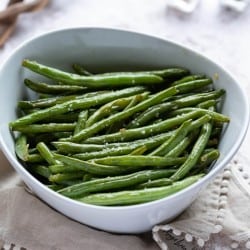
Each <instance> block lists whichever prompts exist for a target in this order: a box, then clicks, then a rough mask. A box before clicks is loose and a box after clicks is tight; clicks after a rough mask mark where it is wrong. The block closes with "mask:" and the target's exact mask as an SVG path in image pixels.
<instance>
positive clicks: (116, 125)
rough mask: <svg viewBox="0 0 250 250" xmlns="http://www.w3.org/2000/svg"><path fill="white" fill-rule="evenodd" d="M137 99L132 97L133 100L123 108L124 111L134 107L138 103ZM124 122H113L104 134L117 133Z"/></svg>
mask: <svg viewBox="0 0 250 250" xmlns="http://www.w3.org/2000/svg"><path fill="white" fill-rule="evenodd" d="M140 101H141V100H139V98H137V96H134V98H133V99H132V100H131V102H130V103H129V104H128V105H127V106H126V107H125V108H124V110H128V109H129V108H132V107H133V106H135V105H136V104H137V103H138V102H140ZM123 123H124V121H123V120H120V121H118V122H114V123H113V124H112V125H111V126H109V128H108V129H107V132H106V134H110V133H114V132H117V131H119V130H120V129H121V128H122V127H124V126H123Z"/></svg>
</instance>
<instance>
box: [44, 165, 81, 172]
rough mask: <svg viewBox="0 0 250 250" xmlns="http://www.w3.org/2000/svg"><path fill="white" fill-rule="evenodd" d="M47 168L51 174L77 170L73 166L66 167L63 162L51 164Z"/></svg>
mask: <svg viewBox="0 0 250 250" xmlns="http://www.w3.org/2000/svg"><path fill="white" fill-rule="evenodd" d="M49 170H50V172H51V173H52V174H59V173H70V172H75V171H78V169H77V168H76V169H74V167H70V168H67V166H64V165H63V164H53V165H49Z"/></svg>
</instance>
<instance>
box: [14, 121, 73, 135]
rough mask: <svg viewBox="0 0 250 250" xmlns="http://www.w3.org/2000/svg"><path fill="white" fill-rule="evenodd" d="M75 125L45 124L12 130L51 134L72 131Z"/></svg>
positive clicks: (18, 127) (24, 126) (23, 126)
mask: <svg viewBox="0 0 250 250" xmlns="http://www.w3.org/2000/svg"><path fill="white" fill-rule="evenodd" d="M75 126H76V123H47V124H31V125H21V126H17V127H15V128H14V129H13V130H16V131H20V132H22V133H32V134H37V133H53V132H67V131H74V129H75Z"/></svg>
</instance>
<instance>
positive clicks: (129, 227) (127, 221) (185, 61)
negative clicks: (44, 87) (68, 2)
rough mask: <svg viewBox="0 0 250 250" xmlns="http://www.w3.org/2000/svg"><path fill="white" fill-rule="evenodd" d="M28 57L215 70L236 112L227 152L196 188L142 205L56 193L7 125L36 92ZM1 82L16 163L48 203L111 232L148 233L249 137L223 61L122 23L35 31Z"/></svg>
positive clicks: (95, 65) (114, 66)
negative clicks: (29, 87)
mask: <svg viewBox="0 0 250 250" xmlns="http://www.w3.org/2000/svg"><path fill="white" fill-rule="evenodd" d="M24 58H28V59H34V60H37V61H38V62H41V63H44V64H48V65H51V66H54V67H58V68H61V69H65V70H67V69H69V67H70V65H71V64H72V63H74V62H82V63H84V65H85V66H86V68H87V69H89V70H95V69H98V71H105V70H108V71H110V70H135V69H153V68H164V67H166V66H169V65H175V66H182V67H186V68H188V69H190V70H191V71H192V72H193V73H200V74H206V75H207V76H210V77H212V78H213V79H214V85H215V88H224V89H225V90H226V98H225V100H224V103H223V107H222V113H223V114H226V115H228V116H229V117H230V118H231V122H230V124H229V125H227V127H226V128H225V130H224V133H223V136H222V138H221V141H220V146H219V149H220V152H221V156H220V158H219V159H218V160H217V162H216V163H215V164H214V166H213V168H212V170H211V171H210V172H209V173H208V174H207V175H206V176H205V177H203V178H202V179H201V180H200V181H198V182H196V183H195V184H193V185H191V186H190V187H188V188H186V189H184V190H182V191H180V192H178V193H176V194H174V195H171V196H169V197H166V198H163V199H160V200H156V201H153V202H148V203H144V204H140V205H132V206H118V207H105V206H95V205H89V204H83V203H80V202H77V201H73V200H71V199H69V198H66V197H64V196H61V195H59V194H57V193H56V192H54V191H52V190H50V189H49V188H47V187H46V186H44V185H43V184H42V183H40V182H39V181H38V180H37V179H35V178H34V177H33V176H32V175H31V174H30V173H29V172H28V171H27V170H25V168H24V167H23V166H22V165H21V164H20V162H19V161H18V160H17V158H16V155H15V151H14V142H13V136H12V133H10V131H9V128H8V123H9V122H10V121H13V120H15V119H16V118H17V111H16V106H17V102H18V101H19V100H21V99H22V98H23V97H24V95H26V96H27V95H31V94H30V93H29V92H27V91H26V90H25V87H24V84H23V79H24V78H25V77H32V76H35V77H36V79H37V78H38V76H37V75H34V74H33V73H31V72H28V71H27V70H24V69H22V67H21V62H22V60H23V59H24ZM214 76H218V78H217V77H214ZM0 82H1V85H0V120H1V130H0V141H1V147H2V150H3V152H4V154H5V155H6V157H7V159H8V160H9V161H10V163H11V164H12V166H13V167H14V168H15V170H16V171H17V172H18V173H19V175H20V176H21V178H22V179H23V181H24V182H25V183H26V184H27V186H28V187H29V188H30V189H31V190H32V191H33V192H34V193H35V194H36V195H37V196H38V197H40V198H41V199H42V200H43V201H44V202H46V203H47V204H48V205H50V206H51V207H53V208H55V209H56V210H58V211H59V212H61V213H63V214H64V215H66V216H68V217H70V218H72V219H74V220H76V221H79V222H81V223H84V224H86V225H89V226H92V227H95V228H98V229H101V230H106V231H109V232H116V233H140V232H145V231H148V230H150V229H151V228H152V227H153V226H154V225H156V224H158V223H161V222H163V221H170V220H171V219H173V218H174V217H176V216H177V215H179V214H180V213H181V212H182V211H183V210H184V209H185V208H187V207H188V206H189V205H190V204H191V202H193V201H194V199H195V198H196V197H197V195H198V194H199V192H200V191H201V189H202V188H205V187H206V185H207V184H208V183H209V182H211V181H212V179H213V178H214V177H215V175H216V174H218V172H219V171H221V170H222V169H223V168H224V167H225V166H226V164H227V163H228V162H229V161H230V159H231V158H232V157H233V156H234V154H235V153H236V152H237V150H238V149H239V147H240V145H241V143H242V141H243V139H244V136H245V133H246V131H247V127H248V122H249V106H248V103H247V98H246V96H245V94H244V92H243V90H242V88H241V86H240V84H239V83H238V82H237V81H236V80H235V79H234V78H233V77H232V76H231V75H230V74H229V73H228V72H227V71H226V70H225V69H223V68H222V67H221V66H219V65H218V64H216V63H215V62H213V61H212V60H210V59H208V58H206V57H205V56H203V55H201V54H199V53H197V52H195V51H193V50H191V49H189V48H187V47H185V46H182V45H179V44H176V43H174V42H172V41H168V40H163V39H159V38H156V37H152V36H148V35H144V34H139V33H135V32H129V31H123V30H114V29H103V28H73V29H66V30H58V31H53V32H50V33H46V34H44V35H41V36H38V37H35V38H33V39H31V40H29V41H27V42H25V43H23V44H22V45H21V46H19V47H18V48H17V49H16V50H15V51H14V52H13V53H12V55H11V56H10V57H9V58H8V59H7V60H6V61H5V62H4V63H3V64H2V66H1V69H0ZM30 98H32V95H31V96H30Z"/></svg>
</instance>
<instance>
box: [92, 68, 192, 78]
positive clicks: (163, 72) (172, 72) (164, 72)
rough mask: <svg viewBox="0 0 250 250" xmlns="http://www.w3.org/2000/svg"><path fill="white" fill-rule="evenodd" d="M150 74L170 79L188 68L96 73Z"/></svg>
mask: <svg viewBox="0 0 250 250" xmlns="http://www.w3.org/2000/svg"><path fill="white" fill-rule="evenodd" d="M128 73H133V74H150V75H157V76H160V77H162V78H164V79H168V78H170V79H172V78H180V77H182V76H184V75H187V74H189V70H187V69H184V68H166V69H160V70H147V71H134V72H108V73H101V74H96V75H102V76H119V75H120V74H128Z"/></svg>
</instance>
